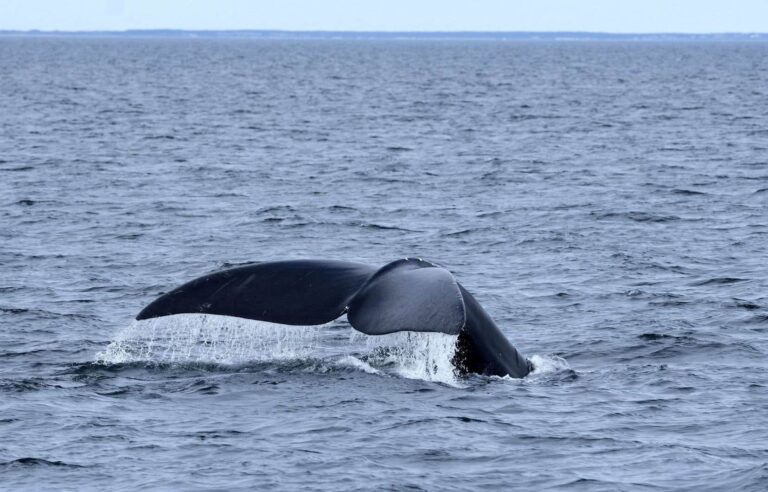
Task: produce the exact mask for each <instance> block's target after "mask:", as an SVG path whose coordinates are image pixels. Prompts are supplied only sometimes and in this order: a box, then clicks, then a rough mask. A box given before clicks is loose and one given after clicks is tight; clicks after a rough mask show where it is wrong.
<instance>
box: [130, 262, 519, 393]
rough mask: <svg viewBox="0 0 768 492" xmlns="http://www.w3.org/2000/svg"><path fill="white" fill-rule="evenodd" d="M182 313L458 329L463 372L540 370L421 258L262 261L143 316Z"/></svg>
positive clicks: (192, 286)
mask: <svg viewBox="0 0 768 492" xmlns="http://www.w3.org/2000/svg"><path fill="white" fill-rule="evenodd" d="M181 313H201V314H217V315H223V316H234V317H238V318H247V319H253V320H261V321H268V322H271V323H281V324H286V325H319V324H323V323H328V322H330V321H333V320H335V319H336V318H338V317H340V316H341V315H343V314H344V313H346V314H347V319H348V320H349V323H350V324H351V325H352V327H354V328H355V329H356V330H358V331H360V332H362V333H365V334H367V335H383V334H386V333H393V332H397V331H420V332H440V333H447V334H450V335H458V341H457V344H456V353H455V355H454V357H453V363H454V366H455V367H456V369H457V370H458V371H459V372H461V373H468V372H472V373H479V374H488V375H498V376H507V375H509V376H512V377H515V378H522V377H524V376H525V375H527V374H528V373H529V372H530V371H531V370H532V369H533V366H532V364H531V363H530V361H528V360H527V359H526V358H525V357H523V356H522V355H521V354H520V353H519V352H518V351H517V349H515V347H514V346H512V344H511V343H510V342H509V340H507V338H506V337H505V336H504V335H503V334H502V333H501V331H500V330H499V328H498V327H497V326H496V324H495V323H494V322H493V320H492V319H491V317H490V316H489V315H488V313H486V311H485V310H484V309H483V308H482V306H480V304H479V303H478V302H477V301H476V300H475V298H474V297H473V296H472V294H470V293H469V292H467V290H466V289H465V288H464V287H463V286H462V285H461V284H459V283H458V282H457V281H456V279H455V278H454V277H453V275H452V274H451V273H450V272H449V271H448V270H446V269H444V268H441V267H439V266H437V265H435V264H433V263H430V262H428V261H424V260H422V259H420V258H405V259H402V260H397V261H393V262H392V263H389V264H387V265H385V266H383V267H382V268H378V269H377V268H374V267H371V266H369V265H364V264H361V263H352V262H347V261H333V260H290V261H275V262H268V263H254V264H251V265H246V266H241V267H238V268H232V269H229V270H224V271H220V272H216V273H212V274H210V275H205V276H203V277H200V278H197V279H195V280H192V281H191V282H188V283H186V284H184V285H182V286H180V287H177V288H176V289H174V290H172V291H170V292H168V293H166V294H164V295H162V296H160V297H159V298H157V299H156V300H155V301H154V302H152V303H151V304H150V305H148V306H147V307H145V308H144V309H143V310H142V311H141V312H140V313H139V315H138V316H136V319H138V320H142V319H149V318H158V317H161V316H169V315H173V314H181Z"/></svg>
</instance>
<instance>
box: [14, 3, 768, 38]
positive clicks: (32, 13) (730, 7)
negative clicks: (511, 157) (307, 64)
mask: <svg viewBox="0 0 768 492" xmlns="http://www.w3.org/2000/svg"><path fill="white" fill-rule="evenodd" d="M156 28H169V29H282V30H344V31H603V32H615V33H627V32H687V33H708V32H768V0H0V29H21V30H27V29H41V30H123V29H156Z"/></svg>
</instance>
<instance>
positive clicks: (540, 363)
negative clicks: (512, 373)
mask: <svg viewBox="0 0 768 492" xmlns="http://www.w3.org/2000/svg"><path fill="white" fill-rule="evenodd" d="M530 361H531V363H532V364H533V371H531V374H530V375H531V376H543V375H546V374H553V373H557V372H562V371H568V370H570V369H571V366H570V364H568V361H567V360H565V359H563V358H562V357H558V356H556V355H539V354H534V355H532V356H531V357H530Z"/></svg>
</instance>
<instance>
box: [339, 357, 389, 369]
mask: <svg viewBox="0 0 768 492" xmlns="http://www.w3.org/2000/svg"><path fill="white" fill-rule="evenodd" d="M336 364H338V365H340V366H346V367H351V368H353V369H359V370H361V371H363V372H367V373H368V374H381V371H379V370H378V369H376V368H375V367H373V366H371V365H370V364H368V363H367V362H365V361H362V360H360V359H358V358H357V357H355V356H354V355H345V356H344V357H342V358H341V359H339V360H337V361H336Z"/></svg>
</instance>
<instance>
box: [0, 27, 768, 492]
mask: <svg viewBox="0 0 768 492" xmlns="http://www.w3.org/2000/svg"><path fill="white" fill-rule="evenodd" d="M767 50H768V45H766V44H761V43H755V44H746V43H721V44H718V43H700V44H689V43H670V44H663V43H637V44H626V43H621V42H607V43H591V42H582V43H550V42H541V43H524V42H491V41H488V42H448V41H420V42H406V41H402V42H401V41H268V40H201V39H141V40H138V39H71V38H69V39H57V38H50V39H21V38H7V37H6V38H2V39H0V108H2V111H0V204H1V206H0V273H1V275H0V436H1V437H2V438H1V439H0V484H2V485H0V488H8V489H10V490H23V489H30V490H31V489H38V488H44V489H59V490H84V489H104V488H107V489H111V490H135V489H158V488H161V489H181V490H204V489H210V488H217V489H226V490H252V489H254V488H260V489H263V488H279V489H306V490H334V491H335V490H340V489H342V490H361V489H371V488H378V489H389V490H404V489H415V490H438V489H439V490H478V489H483V490H509V489H514V488H520V489H534V490H537V489H563V490H644V491H645V490H736V489H739V490H754V491H762V490H765V489H766V488H768V445H766V443H768V431H766V428H767V427H768V418H766V415H768V412H766V410H768V396H767V394H768V393H767V386H768V371H767V369H768V364H767V363H766V360H767V359H766V357H767V356H768V296H767V294H766V292H768V266H767V262H766V257H767V256H766V254H767V253H768V249H767V248H768V246H766V245H768V212H767V209H766V207H768V160H767V156H768V91H767V90H766V87H768V56H766V55H768V51H767ZM404 256H421V257H424V258H428V259H430V260H431V261H434V262H437V263H439V264H442V265H445V266H446V267H447V268H449V269H450V270H451V271H452V272H453V273H454V274H455V275H456V276H457V277H458V278H459V279H460V280H461V281H462V283H463V284H464V285H465V286H466V287H467V288H468V289H469V290H470V291H471V292H473V293H474V294H475V295H476V297H477V298H478V299H479V300H480V301H481V303H482V304H483V305H484V306H485V307H486V308H487V309H488V311H489V312H490V313H491V314H492V315H493V316H494V317H495V319H496V320H497V321H498V323H499V325H500V326H501V327H502V330H503V331H504V332H505V333H506V334H507V336H508V337H509V338H510V339H511V340H513V341H514V343H515V344H516V345H517V346H518V347H519V348H520V349H521V350H522V351H523V352H524V353H525V354H527V355H529V356H531V357H533V360H534V362H535V363H536V364H537V371H536V372H535V373H534V374H532V375H531V376H529V377H527V378H525V379H523V380H508V379H506V380H505V379H498V378H485V377H478V376H476V377H470V378H464V379H462V378H458V379H457V378H454V377H453V375H452V374H450V371H448V372H446V370H445V365H444V362H445V353H446V352H449V351H450V347H451V340H448V339H445V338H440V337H429V336H427V337H417V336H414V337H407V336H400V337H399V338H398V337H394V338H391V339H384V340H366V339H365V337H361V336H358V335H356V334H355V333H354V332H353V331H352V330H351V329H350V328H349V326H348V325H347V324H346V321H344V320H340V321H338V322H334V323H332V324H330V325H328V326H324V327H322V328H309V329H305V330H304V331H299V332H292V331H285V330H282V331H281V329H280V328H276V327H274V326H261V325H258V324H249V323H246V322H241V321H237V320H231V319H230V320H226V319H224V320H222V319H210V318H206V319H189V318H183V319H169V320H165V321H164V322H162V323H154V324H153V323H145V324H142V323H132V321H131V320H132V318H133V316H134V315H135V314H136V313H137V312H138V311H139V310H140V309H141V308H142V307H143V306H144V305H146V304H147V303H148V302H149V301H150V300H152V299H153V298H154V297H155V296H157V295H158V294H159V293H160V292H162V291H166V290H168V289H169V288H171V287H173V286H175V285H178V284H179V283H180V282H182V281H185V280H188V279H190V278H193V277H195V276H198V275H201V274H204V273H207V272H209V271H211V270H215V269H218V268H224V267H228V266H233V265H238V264H241V263H244V262H249V261H268V260H277V259H287V258H305V257H319V258H336V259H345V260H352V261H360V262H367V263H371V264H383V263H386V262H388V261H391V260H394V259H397V258H399V257H404ZM110 342H113V343H112V344H110Z"/></svg>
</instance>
